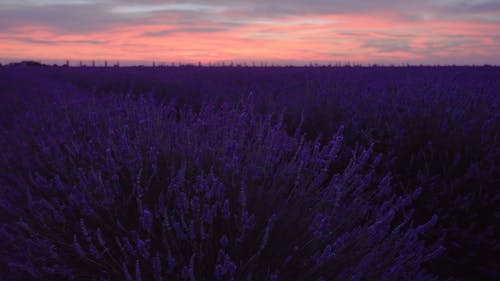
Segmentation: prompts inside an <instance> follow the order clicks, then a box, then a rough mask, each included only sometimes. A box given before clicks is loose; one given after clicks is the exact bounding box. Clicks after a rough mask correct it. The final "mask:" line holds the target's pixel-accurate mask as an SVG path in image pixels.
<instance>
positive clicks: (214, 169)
mask: <svg viewBox="0 0 500 281" xmlns="http://www.w3.org/2000/svg"><path fill="white" fill-rule="evenodd" d="M499 134H500V67H491V66H481V67H459V66H454V67H451V66H450V67H444V66H441V67H430V66H421V67H416V66H411V67H382V66H378V67H376V66H373V67H361V66H342V67H243V66H238V67H236V66H234V67H229V66H226V67H198V66H178V67H106V68H105V67H48V66H40V67H22V66H20V67H12V66H11V67H7V66H4V67H0V171H1V172H0V280H1V281H10V280H27V281H29V280H93V281H106V280H109V281H111V280H125V281H140V280H141V281H149V280H151V281H160V280H163V281H168V280H189V281H195V280H196V281H203V280H245V281H246V280H258V281H260V280H266V281H267V280H269V281H294V280H297V281H298V280H302V281H307V280H312V281H320V280H325V281H326V280H335V281H337V280H338V281H344V280H345V281H362V280H367V281H371V280H380V281H392V280H394V281H396V280H398V281H399V280H408V281H410V280H411V281H414V280H467V281H468V280H471V281H472V280H500V270H499V268H500V267H499V262H498V261H499V257H500V241H499V238H498V237H500V231H499V219H500V209H499V206H500V189H499V187H500V177H499V175H500V146H499V141H500V139H499V138H500V135H499Z"/></svg>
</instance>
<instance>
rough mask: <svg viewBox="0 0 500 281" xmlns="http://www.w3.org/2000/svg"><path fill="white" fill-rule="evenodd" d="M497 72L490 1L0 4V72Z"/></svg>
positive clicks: (496, 11) (43, 0)
mask: <svg viewBox="0 0 500 281" xmlns="http://www.w3.org/2000/svg"><path fill="white" fill-rule="evenodd" d="M20 59H34V60H40V61H45V62H51V61H53V62H57V61H63V60H66V59H68V60H70V61H72V62H75V61H79V60H83V61H85V62H88V61H90V60H96V61H98V62H99V63H100V62H102V61H104V60H108V61H110V62H113V61H117V60H119V61H120V62H122V63H125V64H126V63H130V64H133V63H151V62H152V61H156V62H158V63H160V62H198V61H201V62H203V63H207V62H218V61H236V62H241V61H244V62H263V61H265V62H272V63H287V64H288V63H299V64H300V63H309V62H318V63H335V62H347V61H350V62H357V63H364V64H370V63H383V64H392V63H396V64H397V63H410V64H420V63H423V64H486V63H488V64H500V0H469V1H467V0H463V1H462V0H417V1H402V0H369V1H368V0H364V1H363V0H349V1H339V0H289V1H286V0H281V1H278V0H254V1H242V0H191V1H189V0H188V1H164V0H143V1H131V0H0V62H9V61H14V60H20Z"/></svg>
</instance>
